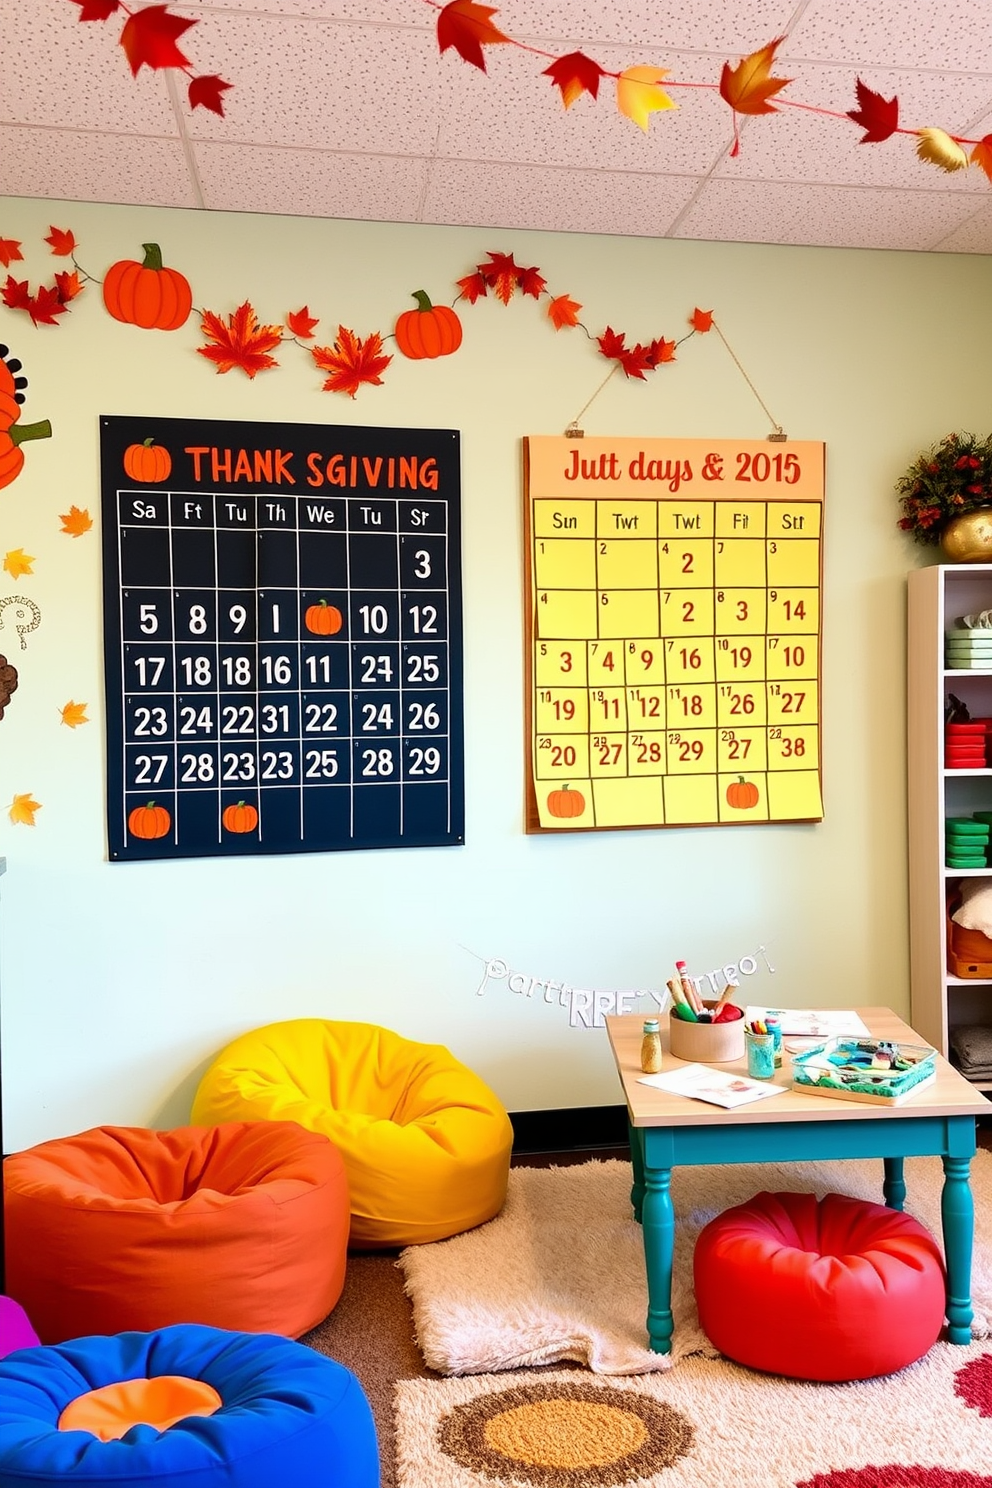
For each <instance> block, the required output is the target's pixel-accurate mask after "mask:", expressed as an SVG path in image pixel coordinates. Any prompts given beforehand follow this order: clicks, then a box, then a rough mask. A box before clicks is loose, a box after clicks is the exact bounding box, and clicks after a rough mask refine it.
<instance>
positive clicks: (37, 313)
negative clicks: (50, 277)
mask: <svg viewBox="0 0 992 1488" xmlns="http://www.w3.org/2000/svg"><path fill="white" fill-rule="evenodd" d="M24 309H25V310H27V312H28V314H29V315H30V317H31V319H32V321H33V322H34V324H35V325H55V323H56V316H58V315H64V314H65V312H66V306H65V303H64V302H63V300H62V298H61V296H60V295H59V292H58V287H57V286H56V285H54V284H39V285H38V292H37V294H35V295H34V297H33V299H32V300H31V302H30V304H28V305H25V306H24Z"/></svg>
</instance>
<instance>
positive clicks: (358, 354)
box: [310, 325, 393, 398]
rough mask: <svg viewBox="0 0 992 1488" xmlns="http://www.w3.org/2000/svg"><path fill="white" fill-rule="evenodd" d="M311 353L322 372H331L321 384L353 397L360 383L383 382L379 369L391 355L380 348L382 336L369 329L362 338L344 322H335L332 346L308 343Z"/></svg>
mask: <svg viewBox="0 0 992 1488" xmlns="http://www.w3.org/2000/svg"><path fill="white" fill-rule="evenodd" d="M310 355H311V356H312V357H313V359H314V361H315V362H316V364H317V366H318V367H319V368H320V369H321V371H323V372H329V373H330V374H331V375H330V377H328V379H327V381H326V382H325V383H324V385H323V391H324V392H325V393H347V394H348V396H349V397H350V398H353V397H354V396H355V394H356V393H357V392H358V389H359V388H360V387H361V386H362V383H364V382H368V383H374V384H375V386H376V387H380V386H381V385H382V378H381V377H380V376H379V374H380V372H385V370H386V368H387V367H388V366H389V364H390V362H391V361H392V360H393V359H392V357H391V356H387V355H385V354H384V353H383V350H382V337H381V336H380V335H379V332H378V331H371V332H370V333H369V335H367V336H366V337H365V339H364V341H363V340H362V339H361V337H360V336H356V335H355V333H354V331H349V329H348V327H347V326H343V325H339V326H338V335H337V340H336V341H335V343H334V345H333V347H332V346H311V348H310Z"/></svg>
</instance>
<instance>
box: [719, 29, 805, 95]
mask: <svg viewBox="0 0 992 1488" xmlns="http://www.w3.org/2000/svg"><path fill="white" fill-rule="evenodd" d="M784 40H785V37H784V36H777V37H776V38H775V40H774V41H770V42H769V43H768V45H767V46H763V47H761V48H760V50H759V51H757V52H751V53H750V55H749V56H747V57H744V58H742V59H741V61H740V62H738V64H737V66H736V67H731V65H730V63H729V62H725V63H724V64H723V72H722V73H721V74H720V96H721V97H722V98H723V99H724V101H725V102H726V103H729V104H730V107H731V108H732V109H733V110H734V111H735V113H738V114H776V113H778V110H777V109H776V107H775V105H774V104H773V103H769V102H768V100H769V98H771V96H772V95H773V94H774V93H778V92H779V90H780V89H781V88H784V87H785V85H786V83H791V82H792V79H791V78H776V77H772V75H771V70H772V63H773V62H774V60H775V50H776V48H777V47H779V46H781V44H782V42H783V41H784Z"/></svg>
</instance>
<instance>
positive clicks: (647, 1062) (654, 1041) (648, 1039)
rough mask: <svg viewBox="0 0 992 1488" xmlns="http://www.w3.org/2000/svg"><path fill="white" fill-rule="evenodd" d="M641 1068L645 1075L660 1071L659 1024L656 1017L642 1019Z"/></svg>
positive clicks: (655, 1073)
mask: <svg viewBox="0 0 992 1488" xmlns="http://www.w3.org/2000/svg"><path fill="white" fill-rule="evenodd" d="M641 1069H642V1070H643V1071H644V1073H645V1074H646V1075H657V1074H659V1073H660V1071H661V1026H660V1024H659V1022H658V1019H657V1018H645V1019H644V1036H643V1037H642V1039H641Z"/></svg>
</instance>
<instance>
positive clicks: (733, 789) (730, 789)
mask: <svg viewBox="0 0 992 1488" xmlns="http://www.w3.org/2000/svg"><path fill="white" fill-rule="evenodd" d="M757 804H758V787H757V786H756V785H755V783H754V781H753V780H745V779H744V776H743V775H738V777H737V779H736V780H732V781H731V782H730V784H729V785H728V786H727V805H728V806H732V807H733V808H734V810H735V811H751V810H753V809H754V807H755V806H757Z"/></svg>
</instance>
